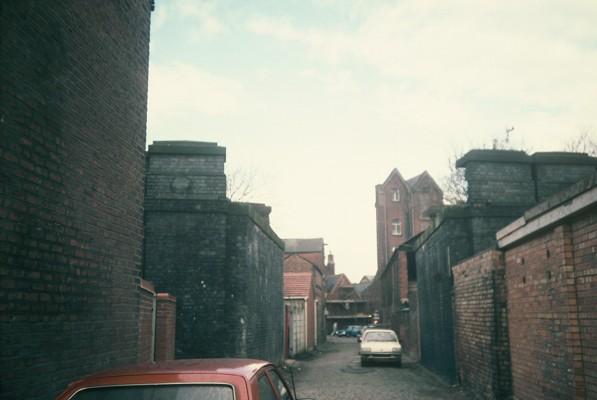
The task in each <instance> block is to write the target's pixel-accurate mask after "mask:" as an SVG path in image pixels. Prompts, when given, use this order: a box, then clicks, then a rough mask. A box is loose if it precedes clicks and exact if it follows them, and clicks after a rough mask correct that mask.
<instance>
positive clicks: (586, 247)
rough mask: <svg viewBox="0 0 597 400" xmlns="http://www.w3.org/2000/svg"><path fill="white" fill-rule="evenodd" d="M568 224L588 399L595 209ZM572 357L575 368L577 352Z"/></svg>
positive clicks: (594, 324)
mask: <svg viewBox="0 0 597 400" xmlns="http://www.w3.org/2000/svg"><path fill="white" fill-rule="evenodd" d="M571 228H572V249H573V251H574V276H575V284H576V296H577V305H578V328H579V331H580V332H579V333H580V341H581V343H582V363H583V367H584V379H585V385H586V396H587V398H588V399H592V398H597V334H596V332H597V309H596V308H595V305H596V304H597V212H596V211H594V210H593V211H592V212H587V213H584V214H582V215H579V216H578V217H576V218H574V220H573V221H572V222H571ZM575 357H576V359H575V368H578V363H579V361H580V360H579V356H578V355H576V356H575ZM577 386H578V384H577Z"/></svg>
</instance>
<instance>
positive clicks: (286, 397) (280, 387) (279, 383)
mask: <svg viewBox="0 0 597 400" xmlns="http://www.w3.org/2000/svg"><path fill="white" fill-rule="evenodd" d="M267 374H268V375H269V377H270V379H271V380H272V383H273V384H274V386H275V387H276V390H277V391H278V393H279V394H280V399H281V400H292V396H291V395H290V392H289V391H288V388H287V387H286V385H285V384H284V381H283V380H282V378H280V376H279V375H278V373H277V372H276V371H268V373H267Z"/></svg>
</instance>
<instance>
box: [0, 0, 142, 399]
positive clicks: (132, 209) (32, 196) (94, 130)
mask: <svg viewBox="0 0 597 400" xmlns="http://www.w3.org/2000/svg"><path fill="white" fill-rule="evenodd" d="M149 3H150V2H149V1H148V0H122V1H121V0H119V1H115V0H106V1H101V2H93V4H92V5H90V4H89V3H88V2H83V1H52V2H47V1H44V2H40V1H30V0H5V1H2V2H0V38H1V39H0V136H1V137H2V140H0V289H1V291H0V337H1V338H2V345H1V346H0V348H1V349H0V376H1V377H2V378H1V379H0V397H1V398H3V399H25V398H26V399H48V398H53V397H54V395H55V394H56V392H57V391H59V390H61V389H63V388H64V387H65V386H66V385H67V383H68V382H70V381H72V380H74V379H76V378H79V377H80V376H82V375H84V374H87V373H90V372H92V371H95V370H97V369H100V368H105V367H110V366H113V365H118V364H123V363H130V362H133V361H135V360H136V359H137V333H138V321H137V319H138V311H137V304H138V301H139V299H138V296H139V294H138V292H137V285H138V275H139V269H140V264H141V248H142V237H143V228H142V205H143V172H144V171H143V158H144V148H145V124H146V102H147V67H148V56H149V48H148V45H149V23H150V4H149ZM32 377H35V379H32Z"/></svg>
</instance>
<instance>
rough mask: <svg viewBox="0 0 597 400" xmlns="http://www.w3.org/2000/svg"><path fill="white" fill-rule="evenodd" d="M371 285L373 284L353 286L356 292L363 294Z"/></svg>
mask: <svg viewBox="0 0 597 400" xmlns="http://www.w3.org/2000/svg"><path fill="white" fill-rule="evenodd" d="M369 285H371V282H363V283H355V284H353V285H352V286H353V287H354V290H355V292H357V293H358V294H361V293H363V292H364V291H365V289H367V288H368V287H369Z"/></svg>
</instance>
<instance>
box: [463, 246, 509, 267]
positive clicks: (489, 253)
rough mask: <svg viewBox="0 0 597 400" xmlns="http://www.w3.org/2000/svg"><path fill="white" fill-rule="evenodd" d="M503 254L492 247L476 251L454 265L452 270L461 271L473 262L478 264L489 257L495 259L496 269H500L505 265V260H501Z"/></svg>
mask: <svg viewBox="0 0 597 400" xmlns="http://www.w3.org/2000/svg"><path fill="white" fill-rule="evenodd" d="M501 256H502V252H501V251H500V250H498V249H495V248H490V249H486V250H483V251H481V252H480V253H476V254H474V255H472V256H470V257H467V258H465V259H463V260H460V262H458V264H456V265H454V266H453V267H452V271H453V272H454V273H457V272H460V271H461V270H463V269H467V268H470V267H471V265H472V264H474V265H477V263H478V262H482V261H484V260H486V259H488V258H490V259H492V260H494V264H495V265H494V267H495V269H499V268H500V267H504V262H503V261H502V260H500V257H501Z"/></svg>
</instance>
